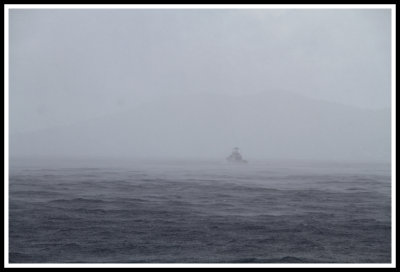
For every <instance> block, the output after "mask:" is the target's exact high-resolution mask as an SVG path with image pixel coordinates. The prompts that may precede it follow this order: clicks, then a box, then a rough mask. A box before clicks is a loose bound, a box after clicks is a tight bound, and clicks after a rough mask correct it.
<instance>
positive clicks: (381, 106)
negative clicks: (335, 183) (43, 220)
mask: <svg viewBox="0 0 400 272" xmlns="http://www.w3.org/2000/svg"><path fill="white" fill-rule="evenodd" d="M9 18H10V21H9V34H10V35H9V74H10V77H9V135H10V138H9V141H10V157H35V158H41V157H110V158H164V159H175V158H181V159H196V158H199V159H214V160H224V159H225V157H226V156H227V155H229V153H230V152H231V149H232V148H233V147H235V146H238V147H240V148H241V150H242V153H243V156H244V157H245V158H246V159H248V160H249V161H250V162H251V161H252V160H258V159H300V160H339V161H340V160H353V161H354V160H356V161H384V162H388V161H390V155H391V144H390V141H391V107H390V104H391V88H390V82H391V70H390V69H391V55H390V49H391V48H390V44H391V40H390V33H391V28H390V21H391V14H390V10H389V9H387V10H386V9H300V10H299V9H249V10H240V9H237V10H236V9H221V10H213V9H151V10H149V9H140V10H139V9H106V10H90V9H77V10H73V9H71V10H68V9H64V10H57V9H31V10H29V9H27V10H24V9H11V10H10V14H9Z"/></svg>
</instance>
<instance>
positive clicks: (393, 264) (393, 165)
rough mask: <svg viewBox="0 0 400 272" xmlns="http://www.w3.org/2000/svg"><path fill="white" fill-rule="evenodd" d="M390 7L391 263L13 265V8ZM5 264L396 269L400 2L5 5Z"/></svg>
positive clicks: (78, 265)
mask: <svg viewBox="0 0 400 272" xmlns="http://www.w3.org/2000/svg"><path fill="white" fill-rule="evenodd" d="M127 8H129V9H260V8H262V9H332V8H335V9H390V10H391V23H392V25H391V27H392V32H391V45H392V51H391V53H392V66H391V67H392V77H391V88H392V97H391V105H392V114H391V116H392V119H391V121H392V154H391V155H392V160H391V171H392V172H391V173H392V187H391V189H392V222H391V223H392V262H391V263H389V264H386V263H385V264H346V263H344V264H343V263H341V264H336V263H335V264H330V263H321V264H220V263H217V264H216V263H207V264H202V263H199V264H171V263H165V264H163V263H162V264H121V263H118V264H113V263H107V264H97V263H96V264H92V263H86V264H76V263H73V264H52V263H46V264H10V263H9V258H8V244H9V240H8V233H9V229H8V216H9V213H8V211H9V206H8V189H9V188H8V169H9V164H8V155H9V149H8V146H9V145H8V143H9V138H8V128H9V123H8V122H9V105H8V99H9V81H8V79H9V71H8V66H9V58H8V52H9V47H8V37H9V20H8V18H9V16H8V15H9V10H10V9H127ZM4 88H5V90H4V181H5V182H4V217H5V220H4V267H5V268H16V267H21V268H49V267H56V268H57V267H70V268H89V267H99V268H100V267H104V268H107V267H108V268H110V267H115V268H123V267H124V268H126V267H135V268H150V267H154V268H160V267H165V268H183V267H187V268H192V267H204V268H212V267H215V268H222V267H228V268H244V267H249V268H256V267H271V268H282V267H287V268H306V267H307V268H319V267H321V268H324V267H332V268H344V267H349V268H364V267H365V268H366V267H370V268H378V267H382V268H395V267H396V193H395V192H396V182H395V181H396V103H395V101H396V92H395V90H396V5H395V4H392V5H390V4H384V5H381V4H373V5H371V4H367V5H365V4H361V5H357V4H356V5H354V4H353V5H343V4H338V5H332V4H327V5H322V4H320V5H313V4H306V5H305V4H301V5H290V4H289V5H287V4H286V5H268V4H260V5H257V4H252V5H241V4H235V5H231V4H229V5H224V4H204V5H199V4H193V5H190V4H138V5H88V4H85V5H65V4H62V5H55V4H50V5H49V4H43V5H42V4H36V5H23V4H21V5H7V4H6V5H4Z"/></svg>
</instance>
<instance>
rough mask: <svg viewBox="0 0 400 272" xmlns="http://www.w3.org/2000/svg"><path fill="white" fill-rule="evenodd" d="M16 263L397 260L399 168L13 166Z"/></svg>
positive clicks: (192, 163) (23, 162) (200, 163)
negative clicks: (394, 176)
mask: <svg viewBox="0 0 400 272" xmlns="http://www.w3.org/2000/svg"><path fill="white" fill-rule="evenodd" d="M8 189H9V194H8V201H9V218H8V224H9V236H8V237H9V245H8V246H9V248H8V253H9V256H8V257H9V263H10V264H13V263H17V264H18V263H60V264H65V263H67V264H68V263H111V264H114V263H129V264H135V263H141V264H142V263H151V264H157V263H161V264H162V263H194V264H196V263H225V264H227V263H232V264H238V263H261V264H265V263H276V264H281V263H328V264H331V263H367V264H368V263H390V262H391V258H392V256H391V248H392V245H391V242H392V239H391V232H392V231H391V203H392V201H391V166H390V164H382V163H344V162H310V161H250V162H249V163H247V164H229V163H226V162H225V161H212V160H170V161H169V160H165V161H163V160H158V161H155V160H153V161H151V160H124V161H118V160H86V161H84V160H81V161H77V160H69V161H68V160H51V161H41V160H32V159H20V160H13V161H11V160H10V162H9V179H8Z"/></svg>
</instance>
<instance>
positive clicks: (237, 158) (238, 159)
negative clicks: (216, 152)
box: [226, 147, 247, 163]
mask: <svg viewBox="0 0 400 272" xmlns="http://www.w3.org/2000/svg"><path fill="white" fill-rule="evenodd" d="M226 160H227V161H228V162H232V163H247V161H246V160H244V159H243V158H242V155H240V153H239V148H238V147H235V148H234V149H233V151H232V154H230V155H229V156H228V157H227V158H226Z"/></svg>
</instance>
